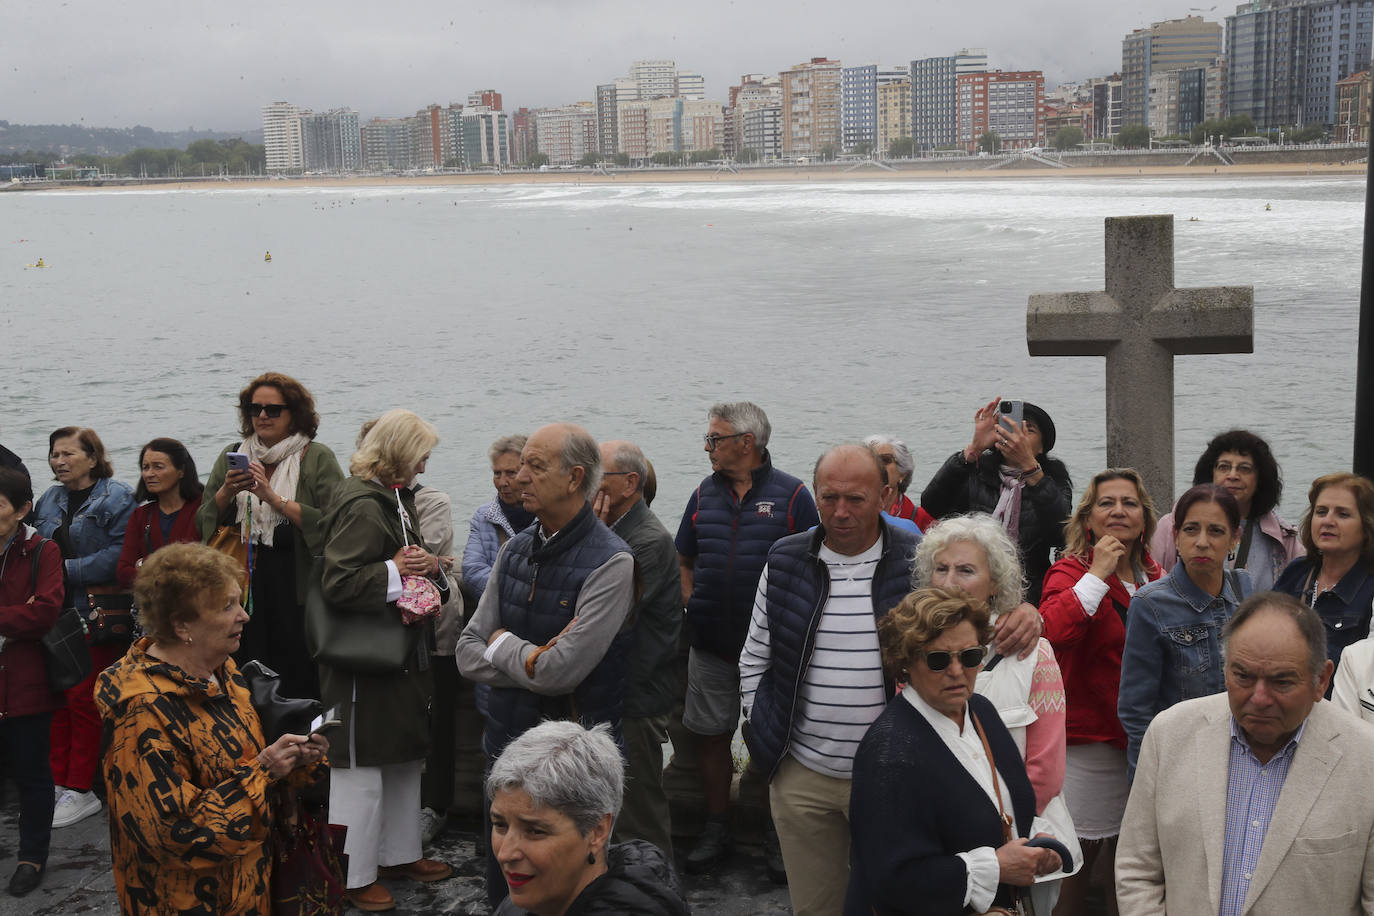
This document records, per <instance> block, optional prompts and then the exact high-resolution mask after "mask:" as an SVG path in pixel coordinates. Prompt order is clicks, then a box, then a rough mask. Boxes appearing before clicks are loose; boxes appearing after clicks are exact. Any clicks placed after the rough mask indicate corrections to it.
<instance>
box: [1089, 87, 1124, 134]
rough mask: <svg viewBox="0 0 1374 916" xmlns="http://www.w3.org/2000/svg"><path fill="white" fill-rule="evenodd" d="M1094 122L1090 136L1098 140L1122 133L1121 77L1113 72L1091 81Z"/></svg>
mask: <svg viewBox="0 0 1374 916" xmlns="http://www.w3.org/2000/svg"><path fill="white" fill-rule="evenodd" d="M1091 86H1092V97H1093V124H1092V130H1091V131H1089V132H1088V136H1090V137H1093V138H1095V139H1098V140H1112V139H1114V138H1115V137H1116V135H1117V134H1119V133H1121V128H1122V126H1123V125H1122V121H1121V110H1122V99H1121V77H1120V76H1119V75H1118V74H1113V75H1111V76H1109V77H1106V78H1104V79H1096V80H1092V81H1091Z"/></svg>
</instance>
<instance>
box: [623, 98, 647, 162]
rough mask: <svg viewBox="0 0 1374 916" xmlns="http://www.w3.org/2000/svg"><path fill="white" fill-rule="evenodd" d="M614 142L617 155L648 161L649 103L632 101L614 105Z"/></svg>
mask: <svg viewBox="0 0 1374 916" xmlns="http://www.w3.org/2000/svg"><path fill="white" fill-rule="evenodd" d="M615 108H616V142H617V143H618V144H619V147H618V148H617V149H616V152H618V153H624V154H625V155H627V156H629V157H630V158H631V159H633V160H640V159H648V158H649V156H650V155H651V153H650V150H649V102H648V101H643V102H641V101H639V100H637V99H636V100H633V101H628V102H620V103H618V104H617V105H616V107H615Z"/></svg>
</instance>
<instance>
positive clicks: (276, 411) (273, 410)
mask: <svg viewBox="0 0 1374 916" xmlns="http://www.w3.org/2000/svg"><path fill="white" fill-rule="evenodd" d="M285 409H286V405H285V404H249V405H248V416H250V417H256V416H257V415H258V414H264V413H265V414H267V419H269V420H275V419H276V418H277V417H280V416H281V412H282V411H283V410H285Z"/></svg>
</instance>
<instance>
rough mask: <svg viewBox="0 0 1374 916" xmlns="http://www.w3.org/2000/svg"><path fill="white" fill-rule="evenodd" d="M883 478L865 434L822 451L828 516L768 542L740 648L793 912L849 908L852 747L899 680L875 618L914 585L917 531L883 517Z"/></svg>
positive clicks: (758, 761)
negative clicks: (890, 669)
mask: <svg viewBox="0 0 1374 916" xmlns="http://www.w3.org/2000/svg"><path fill="white" fill-rule="evenodd" d="M886 480H887V476H886V473H885V472H884V469H883V465H882V461H881V459H880V458H879V456H878V454H877V453H876V452H875V451H874V450H873V449H872V448H870V447H868V446H866V445H839V446H836V447H835V448H832V449H830V450H829V451H828V452H826V453H825V454H824V455H822V456H821V457H820V460H818V461H817V462H816V469H815V474H814V476H813V478H812V485H813V486H814V487H815V493H816V503H817V505H818V507H819V508H820V516H821V524H820V527H818V528H816V529H815V530H814V531H805V532H801V533H800V534H794V535H791V536H790V537H785V538H783V539H782V540H780V541H778V542H777V543H775V544H774V545H773V549H772V550H770V551H769V553H768V565H767V566H766V567H764V570H763V575H762V576H760V577H759V587H758V592H757V597H756V598H755V600H754V611H753V619H752V621H751V623H750V626H749V636H748V639H746V640H745V643H744V651H743V653H742V654H741V655H740V665H739V667H740V686H741V687H742V688H743V691H744V710H745V716H746V717H747V718H748V720H749V725H750V728H749V731H748V732H747V735H748V737H749V752H750V754H751V755H752V762H753V764H754V765H755V766H758V767H759V768H760V769H761V770H762V772H764V773H765V774H767V776H768V779H769V786H768V795H769V799H770V802H771V804H772V809H773V820H774V822H775V823H776V824H777V830H778V839H779V841H780V842H781V845H782V858H783V861H784V863H786V867H787V877H788V892H789V893H790V894H791V897H792V912H793V913H795V914H797V916H832V914H835V913H839V912H840V911H841V910H843V909H844V896H845V889H846V887H848V885H849V782H850V774H851V772H852V771H853V765H854V751H855V750H856V749H857V748H858V746H859V741H860V740H861V739H862V738H863V736H864V732H865V731H867V730H868V726H869V725H871V724H872V723H873V720H874V719H876V718H877V717H878V714H879V713H881V712H882V711H883V707H884V706H886V705H887V700H888V699H889V698H890V697H891V696H892V694H893V692H894V685H892V684H890V683H886V682H885V680H884V678H883V664H882V655H881V653H880V652H879V649H878V632H877V627H876V622H877V620H878V618H880V617H882V616H883V615H884V614H886V613H887V612H888V611H889V610H891V609H892V608H893V607H894V606H895V605H896V604H897V603H898V602H899V601H901V600H902V597H903V596H904V595H906V593H907V592H908V591H910V589H911V584H910V583H911V560H912V557H913V556H914V555H915V552H916V545H917V543H918V542H919V541H920V535H917V534H912V533H910V532H908V531H906V530H904V529H900V528H898V527H897V526H895V525H892V524H891V523H889V522H885V521H884V514H883V509H884V507H886V506H888V505H890V504H891V502H892V488H891V487H890V486H889V485H888V484H887V482H886Z"/></svg>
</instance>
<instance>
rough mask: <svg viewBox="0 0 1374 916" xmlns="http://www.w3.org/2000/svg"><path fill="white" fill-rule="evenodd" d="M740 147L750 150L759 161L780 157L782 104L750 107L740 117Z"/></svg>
mask: <svg viewBox="0 0 1374 916" xmlns="http://www.w3.org/2000/svg"><path fill="white" fill-rule="evenodd" d="M740 130H741V133H740V149H742V150H745V149H747V150H752V151H754V152H755V153H757V154H758V158H759V161H760V162H773V161H774V160H776V159H781V158H782V104H781V102H778V103H774V104H772V105H764V106H761V107H758V108H750V109H748V110H747V111H745V112H744V114H743V115H742V116H741V119H740Z"/></svg>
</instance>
